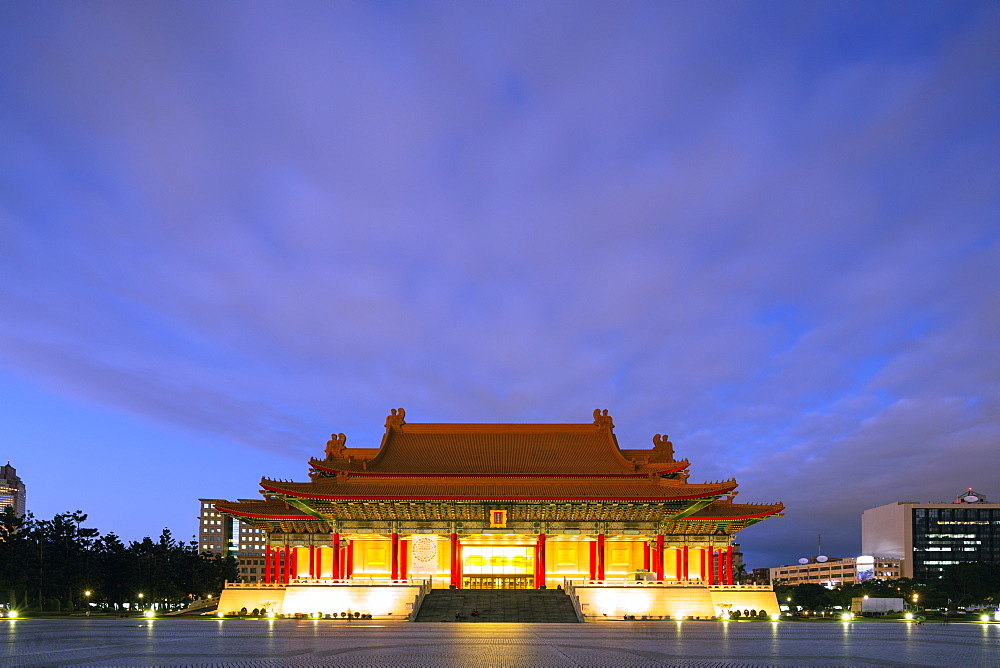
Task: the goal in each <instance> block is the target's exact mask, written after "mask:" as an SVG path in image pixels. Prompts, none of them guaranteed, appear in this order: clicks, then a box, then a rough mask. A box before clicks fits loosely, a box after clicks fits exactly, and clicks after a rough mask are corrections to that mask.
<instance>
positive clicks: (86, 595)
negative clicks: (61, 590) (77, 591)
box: [83, 589, 90, 617]
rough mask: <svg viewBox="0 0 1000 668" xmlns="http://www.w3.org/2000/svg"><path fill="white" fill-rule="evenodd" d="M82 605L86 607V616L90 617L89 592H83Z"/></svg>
mask: <svg viewBox="0 0 1000 668" xmlns="http://www.w3.org/2000/svg"><path fill="white" fill-rule="evenodd" d="M83 604H84V605H85V606H86V607H87V616H88V617H90V590H89V589H88V590H87V591H85V592H83Z"/></svg>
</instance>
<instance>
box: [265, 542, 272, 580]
mask: <svg viewBox="0 0 1000 668" xmlns="http://www.w3.org/2000/svg"><path fill="white" fill-rule="evenodd" d="M270 581H271V544H270V543H268V544H267V545H265V546H264V582H265V583H268V582H270Z"/></svg>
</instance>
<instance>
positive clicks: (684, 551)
mask: <svg viewBox="0 0 1000 668" xmlns="http://www.w3.org/2000/svg"><path fill="white" fill-rule="evenodd" d="M680 556H681V577H680V579H681V580H687V579H688V572H689V569H688V557H689V556H690V555H689V554H688V546H687V545H685V546H684V547H682V548H681V555H680Z"/></svg>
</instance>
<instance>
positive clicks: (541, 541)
mask: <svg viewBox="0 0 1000 668" xmlns="http://www.w3.org/2000/svg"><path fill="white" fill-rule="evenodd" d="M597 563H598V565H600V563H601V562H600V555H598V561H597ZM535 568H536V570H537V572H538V574H537V575H536V576H535V587H536V588H537V587H541V586H542V585H543V584H545V534H543V533H540V534H538V559H537V560H536V561H535ZM598 575H600V573H598Z"/></svg>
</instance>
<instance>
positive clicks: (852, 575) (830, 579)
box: [770, 556, 902, 588]
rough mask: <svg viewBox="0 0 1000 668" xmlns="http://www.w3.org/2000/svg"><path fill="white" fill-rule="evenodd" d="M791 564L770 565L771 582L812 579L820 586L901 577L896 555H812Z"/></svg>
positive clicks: (790, 582)
mask: <svg viewBox="0 0 1000 668" xmlns="http://www.w3.org/2000/svg"><path fill="white" fill-rule="evenodd" d="M804 561H805V562H806V563H798V564H795V565H793V566H778V567H777V568H772V569H770V571H771V582H772V583H776V584H802V583H805V582H812V583H815V584H821V585H823V586H824V587H830V588H833V587H836V586H838V585H842V584H856V583H858V582H864V581H865V580H868V579H872V578H878V579H880V580H891V579H895V578H898V577H901V574H902V565H901V564H900V560H899V559H893V558H891V557H868V556H862V557H849V558H846V559H841V558H839V557H812V558H811V559H806V560H804Z"/></svg>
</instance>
